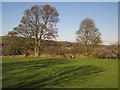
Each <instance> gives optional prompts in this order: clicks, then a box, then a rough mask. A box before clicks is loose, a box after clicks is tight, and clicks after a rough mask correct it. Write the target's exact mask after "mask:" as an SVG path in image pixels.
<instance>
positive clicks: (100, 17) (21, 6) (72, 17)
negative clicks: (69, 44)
mask: <svg viewBox="0 0 120 90" xmlns="http://www.w3.org/2000/svg"><path fill="white" fill-rule="evenodd" d="M36 4H39V5H45V4H50V5H52V6H54V7H56V9H57V10H58V12H59V13H60V16H59V19H60V22H59V23H58V24H57V27H58V34H59V37H58V38H57V40H62V41H75V37H76V35H75V32H76V30H78V28H79V25H80V22H81V21H82V20H83V19H85V18H87V17H89V18H92V19H93V20H94V21H95V23H96V27H98V28H99V29H100V32H101V33H102V40H103V41H104V43H107V44H110V43H113V42H116V41H117V40H118V3H117V2H111V3H110V2H106V3H105V2H103V3H98V2H96V3H92V2H90V3H88V2H86V3H82V2H72V3H70V2H59V3H58V2H49V3H47V2H45V3H42V2H36V3H33V2H31V3H30V2H26V3H25V2H23V3H22V2H16V3H12V2H11V3H10V2H6V3H5V2H3V3H2V27H3V28H2V35H6V34H7V33H8V31H11V30H12V29H13V27H15V26H17V25H18V24H19V22H20V20H21V17H22V16H23V12H24V10H25V9H27V8H30V7H31V6H33V5H36Z"/></svg>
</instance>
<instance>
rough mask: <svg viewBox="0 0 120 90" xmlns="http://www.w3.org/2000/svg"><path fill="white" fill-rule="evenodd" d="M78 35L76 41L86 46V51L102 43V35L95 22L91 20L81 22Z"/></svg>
mask: <svg viewBox="0 0 120 90" xmlns="http://www.w3.org/2000/svg"><path fill="white" fill-rule="evenodd" d="M76 34H77V37H76V40H77V41H78V42H79V43H81V44H83V45H85V51H86V50H87V47H88V46H93V45H99V44H100V43H102V41H101V33H100V32H99V30H98V28H96V26H95V23H94V21H93V20H92V19H90V18H86V19H84V20H83V21H82V22H81V24H80V27H79V30H77V31H76Z"/></svg>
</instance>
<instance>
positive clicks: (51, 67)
mask: <svg viewBox="0 0 120 90" xmlns="http://www.w3.org/2000/svg"><path fill="white" fill-rule="evenodd" d="M2 66H3V67H2V70H3V73H2V75H3V76H2V80H3V83H2V84H3V88H22V87H26V88H27V87H28V88H117V87H118V60H101V59H87V58H86V59H53V58H40V57H36V58H35V57H33V58H30V57H28V58H4V59H3V60H2Z"/></svg>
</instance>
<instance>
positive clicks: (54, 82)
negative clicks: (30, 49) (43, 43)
mask: <svg viewBox="0 0 120 90" xmlns="http://www.w3.org/2000/svg"><path fill="white" fill-rule="evenodd" d="M67 62H68V61H67V60H62V59H55V60H54V59H46V60H36V61H26V62H16V63H11V64H5V66H4V65H3V68H4V69H5V71H4V72H3V75H4V74H5V72H7V71H9V70H14V67H15V69H21V66H23V68H25V71H28V70H30V71H32V70H37V69H38V68H39V69H41V68H49V67H50V66H54V65H60V64H65V63H67ZM46 70H47V69H46ZM25 71H20V72H19V73H22V72H25ZM102 72H104V69H103V68H102V67H99V66H94V65H82V66H66V67H61V68H59V70H58V69H55V71H54V73H49V74H48V75H47V76H45V77H39V76H42V75H44V74H46V73H47V71H46V72H45V73H42V72H39V73H36V74H35V76H30V77H31V78H33V77H37V78H36V79H35V80H33V81H32V80H31V81H29V82H27V83H24V81H21V82H19V83H17V84H15V85H12V86H9V87H17V88H24V87H36V88H43V87H49V86H61V85H67V84H70V83H71V82H75V83H76V82H85V81H87V80H89V79H92V78H93V76H94V77H97V75H99V74H101V73H102ZM19 73H17V74H19ZM12 74H13V73H12ZM30 77H28V78H27V79H31V78H30ZM38 77H39V78H38ZM18 78H19V77H18ZM25 79H26V78H25ZM27 79H26V80H27ZM3 83H4V81H3ZM3 86H4V85H3Z"/></svg>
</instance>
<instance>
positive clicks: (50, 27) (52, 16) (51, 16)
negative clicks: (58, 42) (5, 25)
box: [14, 5, 59, 56]
mask: <svg viewBox="0 0 120 90" xmlns="http://www.w3.org/2000/svg"><path fill="white" fill-rule="evenodd" d="M58 16H59V13H58V12H57V10H56V8H55V7H52V6H50V5H44V6H39V5H35V6H33V7H31V8H30V9H26V10H25V12H24V15H23V17H22V20H21V23H20V24H19V25H18V27H15V28H14V31H15V32H17V33H18V34H19V35H20V36H23V37H26V38H27V39H28V40H26V42H27V41H30V40H29V39H30V38H33V39H34V44H35V48H34V50H35V56H38V55H40V46H41V41H42V40H44V39H47V40H48V39H55V38H56V37H57V28H56V24H57V23H58V21H59V19H58Z"/></svg>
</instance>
